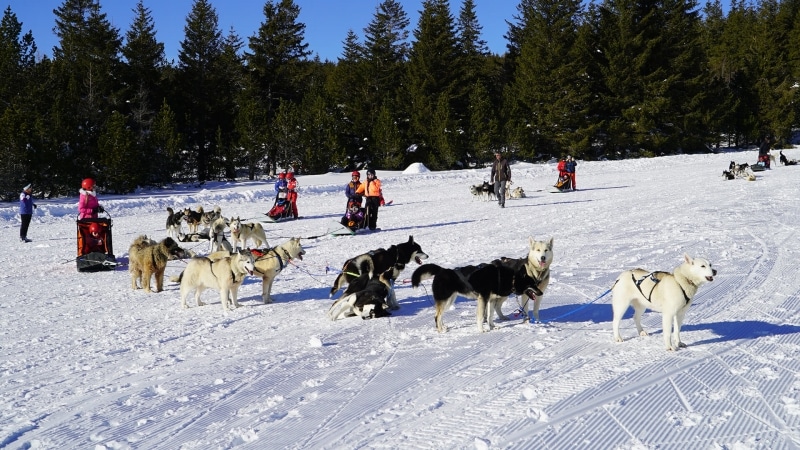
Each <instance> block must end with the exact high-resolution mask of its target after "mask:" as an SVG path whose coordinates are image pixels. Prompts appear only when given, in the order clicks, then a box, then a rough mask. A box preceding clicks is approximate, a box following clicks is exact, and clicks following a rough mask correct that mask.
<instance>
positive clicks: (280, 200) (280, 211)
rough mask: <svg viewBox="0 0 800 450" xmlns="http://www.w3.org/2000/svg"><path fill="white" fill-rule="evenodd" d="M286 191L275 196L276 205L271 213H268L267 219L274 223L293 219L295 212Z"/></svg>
mask: <svg viewBox="0 0 800 450" xmlns="http://www.w3.org/2000/svg"><path fill="white" fill-rule="evenodd" d="M286 197H287V192H286V191H280V192H278V194H277V195H276V196H275V204H274V205H272V208H271V209H270V210H269V212H267V213H266V216H267V218H268V219H269V220H270V221H272V222H278V221H281V220H284V219H293V218H294V211H293V210H292V202H291V201H289V200H288V199H287V198H286Z"/></svg>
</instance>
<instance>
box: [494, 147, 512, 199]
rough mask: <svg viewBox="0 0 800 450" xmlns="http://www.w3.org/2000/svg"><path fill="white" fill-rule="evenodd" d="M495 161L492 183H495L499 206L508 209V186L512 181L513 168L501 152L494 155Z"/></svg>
mask: <svg viewBox="0 0 800 450" xmlns="http://www.w3.org/2000/svg"><path fill="white" fill-rule="evenodd" d="M494 156H495V160H494V163H493V164H492V175H491V181H492V183H494V193H495V195H497V204H498V205H500V207H501V208H505V207H506V185H507V184H508V182H510V181H511V168H510V167H509V166H508V161H507V160H506V159H505V158H503V155H502V154H501V153H500V152H495V153H494Z"/></svg>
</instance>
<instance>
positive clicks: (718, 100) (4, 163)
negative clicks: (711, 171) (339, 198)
mask: <svg viewBox="0 0 800 450" xmlns="http://www.w3.org/2000/svg"><path fill="white" fill-rule="evenodd" d="M451 6H452V7H453V8H457V9H454V10H451ZM726 6H728V7H727V11H724V10H723V7H722V4H721V3H720V2H719V1H713V2H709V3H705V4H702V5H701V4H698V3H697V2H694V1H688V0H604V1H600V2H591V3H585V2H581V1H579V0H520V2H519V5H518V7H517V13H516V14H515V15H514V17H510V18H508V23H509V28H508V32H507V34H506V35H505V38H506V40H507V50H506V52H505V53H504V54H502V55H498V54H492V53H491V52H489V50H488V47H487V45H486V43H485V41H483V40H482V39H481V32H482V27H481V24H480V18H479V17H477V15H476V13H475V1H474V0H463V1H453V2H449V1H448V0H423V1H421V10H420V17H419V21H418V23H416V24H412V23H410V21H409V19H408V17H407V14H406V12H405V11H404V10H403V7H402V5H401V4H400V3H399V2H398V1H396V0H384V1H381V2H380V3H378V5H377V7H376V8H375V11H374V14H373V15H372V20H371V21H370V22H369V23H366V24H364V28H363V29H362V30H361V33H360V34H359V33H357V32H355V31H351V32H350V33H348V35H347V36H345V37H344V38H343V44H344V50H343V52H342V54H341V55H340V57H339V58H338V60H337V61H335V62H331V61H320V60H319V59H311V58H310V56H309V55H311V54H312V52H311V51H310V49H309V48H308V44H306V43H305V42H304V32H305V25H304V24H303V23H300V22H298V17H299V12H300V9H299V7H298V6H297V4H296V3H295V2H294V1H293V0H274V1H272V0H266V1H265V2H264V6H263V18H262V20H261V22H260V26H259V28H258V29H257V30H256V31H255V33H254V34H253V35H251V36H246V37H242V36H239V35H237V34H236V33H235V30H231V31H230V32H229V33H228V34H223V33H222V32H221V31H220V30H219V25H218V17H217V13H216V11H215V9H214V7H213V5H212V4H211V1H210V0H195V1H194V2H193V4H192V7H191V10H190V11H189V12H188V14H187V16H186V18H185V25H184V32H185V36H184V39H183V40H182V41H181V43H180V48H179V53H178V58H177V61H175V62H172V63H168V62H167V60H166V58H165V54H164V44H163V43H161V42H158V41H157V40H156V38H155V36H156V30H157V27H158V24H157V23H154V21H153V19H152V15H151V13H150V10H149V9H148V8H147V7H146V6H145V3H144V0H140V1H139V3H138V4H137V5H136V8H135V12H136V17H135V20H134V21H133V22H132V24H131V25H130V27H129V28H128V29H127V30H120V29H117V28H115V27H114V26H112V25H111V23H110V22H109V21H108V20H107V18H106V15H105V14H104V13H103V8H102V5H101V3H100V1H97V0H64V1H63V2H62V3H61V5H60V6H59V7H58V8H57V9H56V10H55V14H54V17H53V23H54V30H55V31H56V36H57V39H58V44H57V45H56V47H55V48H54V49H53V54H52V57H48V56H40V53H39V52H38V50H37V47H36V40H35V36H33V35H32V34H31V33H30V32H23V24H22V23H20V22H19V20H18V19H17V16H16V15H15V13H14V11H13V10H12V9H11V8H10V7H9V8H7V9H6V10H5V11H4V13H3V17H2V22H1V23H0V192H2V193H3V195H4V197H5V198H6V199H9V198H13V196H15V195H16V194H18V192H19V188H20V186H23V185H25V184H27V183H29V182H33V183H34V185H35V186H37V190H38V193H37V196H39V197H45V198H47V197H53V196H60V195H74V191H75V189H76V186H79V184H80V183H79V180H80V179H82V178H85V177H94V178H96V179H97V181H98V184H99V185H100V186H101V187H102V188H103V189H104V190H106V191H108V192H116V193H126V192H131V191H132V190H134V189H135V188H136V187H138V186H163V185H166V184H169V183H174V182H184V181H191V182H203V181H206V180H222V179H234V178H241V177H246V178H249V179H255V178H257V177H260V176H264V175H266V174H270V173H274V171H275V170H279V169H282V168H287V167H292V168H294V169H295V170H298V171H301V172H303V173H322V172H327V171H331V170H352V169H353V168H363V167H367V166H369V167H374V168H379V169H402V168H404V167H406V166H407V165H408V164H410V163H412V162H421V163H424V164H425V165H426V166H427V167H429V168H431V169H434V170H437V169H453V168H464V167H470V166H474V165H476V164H483V163H485V162H487V161H490V160H491V155H492V154H493V152H494V151H496V150H500V151H502V152H504V153H506V154H508V155H509V158H510V159H513V160H521V161H537V160H543V159H549V158H551V157H557V156H562V155H566V154H570V155H573V156H575V157H576V158H581V159H598V158H609V159H613V158H628V157H646V156H655V155H661V154H675V153H690V152H706V151H710V150H712V149H713V148H714V147H715V146H717V145H723V146H727V145H733V146H742V145H748V144H751V143H754V142H757V141H758V140H759V139H760V138H761V137H762V136H764V135H767V134H769V135H772V136H774V137H775V139H776V140H777V141H778V143H779V144H780V143H785V142H788V141H789V140H790V139H791V135H792V130H793V129H794V128H795V127H796V126H797V117H798V106H797V102H795V98H797V95H798V93H797V89H796V88H797V87H798V79H800V57H798V52H800V0H784V1H778V0H759V1H756V2H755V3H752V2H744V1H742V0H735V1H734V2H733V3H732V4H730V5H726Z"/></svg>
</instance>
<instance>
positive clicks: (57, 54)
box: [51, 0, 122, 186]
mask: <svg viewBox="0 0 800 450" xmlns="http://www.w3.org/2000/svg"><path fill="white" fill-rule="evenodd" d="M53 12H54V13H55V15H56V26H55V28H54V31H55V34H56V37H57V38H58V40H59V44H58V45H57V46H56V47H54V48H53V76H54V78H55V86H53V87H54V89H53V91H52V92H51V96H52V98H53V101H54V102H55V105H54V108H53V110H52V111H53V112H52V114H53V115H54V117H53V118H52V119H53V130H52V131H51V134H52V135H53V137H54V141H55V142H61V143H63V147H62V148H61V149H60V153H59V154H58V155H56V161H54V162H55V163H56V164H55V165H56V167H57V168H58V170H59V171H64V172H66V173H69V174H71V177H72V178H73V186H74V185H76V184H77V180H80V179H81V178H84V177H86V176H95V177H96V179H97V182H98V184H99V185H100V186H103V185H104V183H105V181H106V177H108V176H113V173H110V172H108V171H105V170H104V169H103V167H102V166H100V165H99V160H100V156H101V155H99V154H98V152H99V150H98V145H97V139H98V136H99V133H100V132H101V131H102V130H104V129H105V128H106V125H105V122H106V120H108V118H109V117H110V115H111V111H113V110H115V109H117V108H119V107H120V104H121V103H122V101H121V98H120V91H121V85H120V82H119V77H118V75H119V73H120V68H121V60H120V51H121V46H122V43H121V38H120V37H119V30H117V29H116V28H114V27H113V26H111V24H110V22H109V21H108V19H107V18H106V14H104V13H102V12H101V10H100V3H99V2H98V1H96V0H64V3H63V4H62V5H61V6H60V7H59V8H57V9H56V10H54V11H53Z"/></svg>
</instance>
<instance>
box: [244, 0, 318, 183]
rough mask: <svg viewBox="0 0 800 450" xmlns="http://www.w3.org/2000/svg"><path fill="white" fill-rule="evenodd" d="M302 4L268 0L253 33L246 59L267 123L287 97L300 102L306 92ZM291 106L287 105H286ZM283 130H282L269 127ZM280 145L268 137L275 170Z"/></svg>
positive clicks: (305, 53)
mask: <svg viewBox="0 0 800 450" xmlns="http://www.w3.org/2000/svg"><path fill="white" fill-rule="evenodd" d="M299 15H300V8H299V7H298V6H297V5H295V3H294V1H292V0H280V1H279V2H277V3H276V2H272V1H267V2H266V4H265V5H264V22H262V23H261V25H260V26H259V28H258V30H257V31H256V34H255V35H253V36H251V37H250V40H249V49H250V52H249V53H248V52H246V53H245V60H246V61H247V67H248V69H249V71H250V75H251V77H252V80H251V81H250V82H251V83H252V86H253V88H254V93H255V95H256V96H257V99H258V101H259V103H260V104H261V105H262V107H263V108H264V109H265V110H266V118H267V126H268V127H272V126H273V124H272V121H273V120H275V117H276V115H277V113H278V107H279V105H281V104H283V103H284V101H295V102H299V101H300V100H301V99H302V93H303V89H302V87H303V71H304V70H305V67H304V65H303V64H302V63H303V61H305V59H306V58H307V57H308V55H310V52H309V51H308V44H305V43H303V39H304V31H305V27H306V26H305V24H303V23H300V22H298V21H297V18H298V16H299ZM287 107H288V106H287ZM272 132H282V130H269V131H268V132H267V134H271V133H272ZM278 149H279V147H277V146H276V145H275V144H274V142H272V141H267V142H266V143H265V150H266V152H267V158H268V161H269V162H268V164H269V165H270V167H272V169H273V170H274V169H275V167H276V164H277V163H278V161H277V159H278V157H279V155H278Z"/></svg>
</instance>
